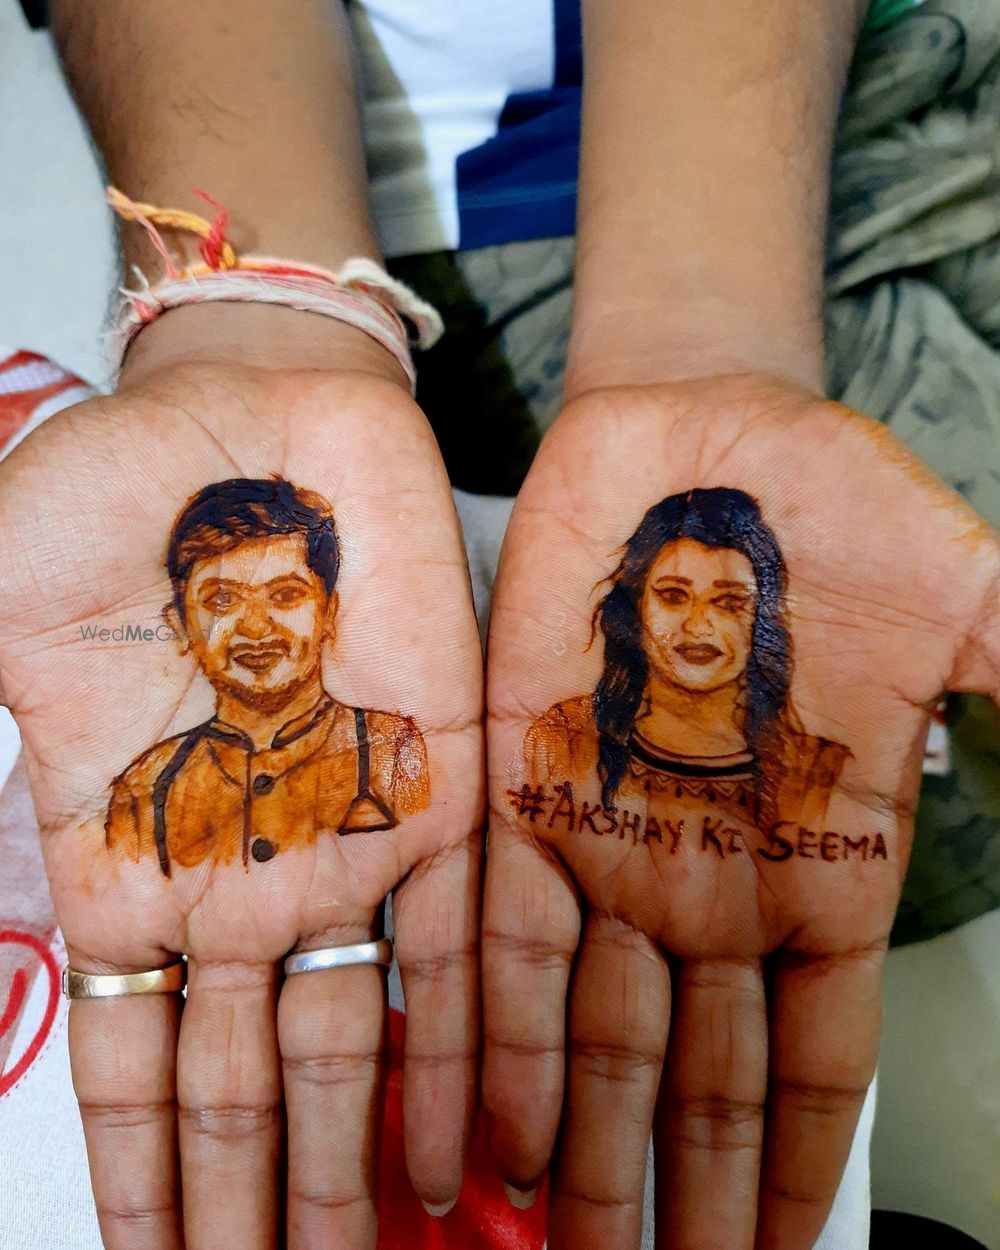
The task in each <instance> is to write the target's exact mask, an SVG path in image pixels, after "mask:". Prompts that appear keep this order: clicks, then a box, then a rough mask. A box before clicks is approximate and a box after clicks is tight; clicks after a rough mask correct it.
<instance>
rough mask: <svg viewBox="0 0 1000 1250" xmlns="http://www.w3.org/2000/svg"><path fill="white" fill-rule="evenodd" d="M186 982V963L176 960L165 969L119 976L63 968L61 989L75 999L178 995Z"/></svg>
mask: <svg viewBox="0 0 1000 1250" xmlns="http://www.w3.org/2000/svg"><path fill="white" fill-rule="evenodd" d="M186 984H187V964H186V963H185V962H184V960H183V959H179V960H178V961H177V963H175V964H169V965H168V966H167V967H166V968H151V969H150V970H149V971H148V972H129V973H125V974H124V975H122V976H115V975H113V974H100V975H98V974H91V973H89V972H78V971H77V969H76V968H69V967H67V968H63V974H62V992H63V993H64V994H65V995H66V997H67V998H69V999H74V998H120V997H123V996H125V995H127V994H179V993H180V992H181V990H183V989H184V986H185V985H186Z"/></svg>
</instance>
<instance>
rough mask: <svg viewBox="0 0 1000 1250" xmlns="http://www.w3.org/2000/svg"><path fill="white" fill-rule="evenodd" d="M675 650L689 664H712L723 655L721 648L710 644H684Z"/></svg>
mask: <svg viewBox="0 0 1000 1250" xmlns="http://www.w3.org/2000/svg"><path fill="white" fill-rule="evenodd" d="M674 650H675V651H676V652H677V654H678V655H679V656H681V657H682V658H683V659H685V660H686V661H687V662H688V664H711V663H712V661H713V660H717V659H718V658H719V656H720V655H721V654H722V652H721V651H720V650H719V648H718V647H713V646H712V644H711V643H710V642H684V643H681V645H680V646H679V647H674Z"/></svg>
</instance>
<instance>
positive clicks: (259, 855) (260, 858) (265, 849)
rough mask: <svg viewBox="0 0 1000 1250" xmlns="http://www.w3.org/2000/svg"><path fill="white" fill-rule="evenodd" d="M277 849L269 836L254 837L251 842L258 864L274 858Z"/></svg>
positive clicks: (253, 854)
mask: <svg viewBox="0 0 1000 1250" xmlns="http://www.w3.org/2000/svg"><path fill="white" fill-rule="evenodd" d="M268 780H269V781H270V778H268ZM277 849H278V848H277V847H276V846H275V845H274V843H273V842H272V841H271V840H270V839H269V838H254V840H253V842H252V843H251V844H250V854H251V855H252V856H253V857H254V859H255V860H256V861H257V863H258V864H266V863H267V861H268V860H269V859H273V858H274V853H275V851H276V850H277Z"/></svg>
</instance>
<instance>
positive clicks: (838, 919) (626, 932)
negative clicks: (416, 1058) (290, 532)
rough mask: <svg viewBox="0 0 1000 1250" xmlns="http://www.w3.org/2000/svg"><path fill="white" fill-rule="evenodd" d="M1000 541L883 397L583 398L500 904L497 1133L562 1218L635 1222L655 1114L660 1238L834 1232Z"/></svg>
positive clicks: (544, 467) (527, 600)
mask: <svg viewBox="0 0 1000 1250" xmlns="http://www.w3.org/2000/svg"><path fill="white" fill-rule="evenodd" d="M998 570H1000V548H998V544H997V539H996V536H995V535H994V534H993V533H992V532H991V531H990V530H989V529H988V527H987V526H985V524H984V523H982V522H981V521H980V520H979V519H978V518H977V517H976V516H975V515H974V514H973V513H972V512H971V510H969V509H968V508H967V507H966V506H965V505H964V504H963V503H962V502H961V500H960V499H959V498H958V497H957V496H955V495H953V494H952V493H951V492H950V491H948V490H947V489H946V488H945V487H944V486H943V485H942V484H941V483H939V482H938V481H937V480H936V479H934V478H933V476H932V475H931V474H930V473H929V471H928V470H926V469H925V468H924V467H923V466H922V465H920V464H919V462H917V461H916V460H915V459H913V458H912V457H910V456H909V455H908V453H906V451H905V450H904V449H903V448H902V447H901V446H899V445H898V444H897V443H896V442H895V441H894V440H893V439H892V438H891V436H889V435H888V434H887V432H886V431H885V430H884V429H883V428H882V427H880V426H878V425H877V424H875V423H873V422H870V421H868V420H867V419H866V418H863V417H861V416H860V415H858V414H856V413H852V412H848V411H846V410H844V409H842V408H840V407H838V406H836V405H833V404H827V403H823V402H820V401H819V400H816V399H815V398H813V397H811V396H809V395H808V394H806V393H804V392H801V391H799V390H797V389H794V388H792V387H789V386H786V385H784V384H782V383H780V382H777V381H772V380H768V379H757V378H734V379H723V380H711V381H703V382H698V383H691V384H685V385H677V386H672V387H662V388H653V387H650V388H636V389H632V390H625V389H622V390H620V391H613V392H612V391H608V392H596V393H593V394H591V395H589V396H587V397H585V398H584V399H583V400H581V401H578V402H577V404H575V405H574V406H573V407H571V408H570V409H568V410H567V411H566V412H565V413H564V414H563V415H562V416H561V417H560V419H559V421H558V422H557V423H556V425H555V427H554V428H553V430H552V432H551V433H550V435H549V436H548V438H547V439H546V441H545V443H544V444H543V447H542V449H541V451H540V453H539V456H538V458H537V460H536V463H535V465H534V467H533V469H532V472H531V474H530V476H529V479H528V481H527V483H526V484H525V486H524V489H523V490H522V493H521V496H520V498H519V500H518V503H517V506H516V509H515V513H514V516H513V519H512V522H511V526H510V529H509V531H508V535H507V539H506V543H505V547H504V552H503V557H502V562H501V570H500V576H499V579H498V584H497V589H496V595H495V602H494V613H493V619H492V625H491V636H490V662H489V677H488V689H489V697H488V705H489V714H490V720H489V758H490V785H491V820H490V848H491V850H490V857H489V862H488V868H487V894H486V906H485V921H484V994H485V1009H486V1010H485V1022H486V1057H485V1076H484V1099H485V1103H486V1108H487V1112H488V1115H489V1122H490V1128H491V1139H492V1143H493V1149H494V1153H495V1155H496V1157H497V1160H498V1163H499V1166H500V1167H501V1170H502V1171H503V1173H504V1175H505V1176H506V1178H507V1179H508V1181H509V1182H510V1183H512V1184H514V1185H515V1186H518V1187H520V1188H525V1189H530V1188H531V1187H533V1185H534V1184H535V1183H536V1182H537V1179H538V1177H539V1176H540V1175H541V1174H542V1172H543V1171H544V1170H545V1169H546V1167H547V1166H548V1165H549V1162H550V1159H552V1160H553V1176H552V1186H551V1196H550V1239H549V1244H550V1245H551V1247H552V1250H565V1248H568V1247H572V1250H588V1248H590V1247H598V1246H602V1247H603V1246H611V1245H613V1246H615V1247H616V1250H617V1248H619V1247H620V1248H621V1250H625V1248H626V1247H629V1246H635V1245H638V1238H639V1231H640V1226H641V1216H642V1195H643V1174H644V1169H645V1162H646V1151H647V1143H648V1140H649V1135H650V1132H651V1131H652V1133H653V1140H654V1150H655V1166H656V1193H657V1214H658V1218H657V1230H656V1236H657V1242H656V1244H657V1247H658V1250H696V1248H698V1250H700V1248H702V1247H705V1246H709V1245H711V1246H726V1247H727V1250H751V1248H752V1247H754V1246H757V1247H760V1248H761V1250H809V1248H810V1247H811V1246H812V1245H813V1244H814V1242H815V1240H816V1238H817V1236H818V1235H819V1232H820V1230H821V1228H822V1225H823V1222H824V1220H825V1218H826V1215H827V1214H828V1211H829V1207H830V1204H831V1202H832V1199H833V1195H834V1192H835V1190H836V1187H837V1184H838V1181H839V1178H840V1175H841V1172H842V1169H843V1166H844V1163H845V1161H846V1158H847V1153H848V1150H849V1147H850V1142H851V1138H852V1134H853V1131H854V1128H855V1124H856V1121H857V1117H858V1114H859V1111H860V1107H861V1103H862V1101H863V1098H864V1095H865V1091H866V1089H867V1087H868V1085H869V1082H870V1080H871V1078H872V1076H873V1074H874V1070H875V1063H876V1057H877V1051H878V1036H879V1020H880V978H881V965H882V961H883V956H884V952H885V948H886V944H887V939H888V934H889V929H890V927H891V923H892V918H893V914H894V911H895V908H896V905H897V902H898V898H899V893H900V888H901V883H902V880H903V876H904V873H905V869H906V862H907V857H908V853H909V846H910V838H911V830H912V816H913V810H914V806H915V802H916V798H917V793H918V787H919V777H920V762H921V756H922V747H923V741H924V737H925V734H926V729H927V725H928V718H929V715H930V712H931V711H932V710H933V708H934V706H935V704H936V702H937V700H938V699H939V697H940V696H941V694H942V693H943V691H945V690H946V689H953V690H954V689H959V690H978V691H987V692H989V693H993V694H995V693H996V691H997V689H998V685H1000V679H998V672H1000V645H998V630H997V620H996V608H997V604H996V589H997V578H998V576H1000V573H998ZM567 1022H568V1023H567ZM567 1030H568V1043H567V1038H566V1032H567ZM567 1045H568V1056H567V1058H566V1059H565V1061H564V1051H566V1049H567ZM560 1122H561V1133H560V1135H559V1142H558V1146H556V1138H557V1130H558V1129H559V1127H560ZM553 1152H554V1156H553Z"/></svg>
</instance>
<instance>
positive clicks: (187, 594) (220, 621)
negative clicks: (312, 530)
mask: <svg viewBox="0 0 1000 1250" xmlns="http://www.w3.org/2000/svg"><path fill="white" fill-rule="evenodd" d="M337 604H338V599H337V594H336V592H333V594H327V590H326V587H325V586H324V584H323V582H322V581H321V580H320V578H319V577H317V575H316V574H315V573H314V572H313V571H312V569H310V568H309V566H308V564H307V562H306V541H305V538H304V537H303V536H302V535H300V534H286V535H278V536H272V537H269V538H260V539H254V540H252V541H250V542H245V543H241V544H240V545H239V546H238V547H236V548H235V549H234V550H233V551H230V552H226V553H225V555H223V556H221V557H219V558H216V559H211V560H200V561H198V562H197V563H196V564H195V566H194V567H193V569H192V570H191V576H190V578H189V579H188V582H187V585H186V586H185V588H184V619H183V620H181V618H180V617H179V616H178V614H177V612H176V609H174V608H173V607H170V608H168V609H167V615H168V618H169V619H170V622H171V624H172V626H173V629H174V634H175V637H176V638H177V639H178V643H179V649H180V652H181V654H182V655H186V654H188V652H189V651H190V652H191V653H192V654H193V655H194V658H195V659H196V660H197V662H198V665H199V667H200V668H201V670H202V672H203V673H204V674H205V676H206V677H207V678H208V680H209V681H210V682H211V683H212V685H213V686H214V687H215V689H216V691H217V693H218V696H219V712H218V714H219V717H220V718H221V719H222V720H224V721H225V722H226V723H227V724H231V725H236V726H237V727H239V728H248V727H249V726H248V725H247V721H248V719H249V720H251V721H254V720H256V719H257V718H256V717H254V715H253V712H254V710H260V711H262V712H265V713H269V714H270V715H269V717H268V719H269V720H273V719H274V717H275V716H278V717H279V718H280V720H281V721H282V722H286V721H288V720H291V719H293V718H294V716H296V715H298V714H299V713H300V712H304V711H305V710H307V709H308V708H310V707H312V706H313V705H314V704H315V703H316V702H317V701H318V700H319V699H320V698H321V697H322V684H321V680H320V659H321V648H322V646H323V644H324V641H325V642H326V643H328V644H332V642H333V639H334V637H335V622H336V615H337ZM189 624H190V629H189ZM254 728H257V726H256V725H254ZM258 732H259V730H258ZM264 738H265V740H266V728H265V735H264Z"/></svg>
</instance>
